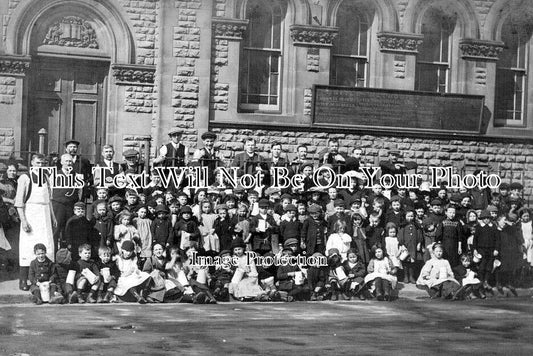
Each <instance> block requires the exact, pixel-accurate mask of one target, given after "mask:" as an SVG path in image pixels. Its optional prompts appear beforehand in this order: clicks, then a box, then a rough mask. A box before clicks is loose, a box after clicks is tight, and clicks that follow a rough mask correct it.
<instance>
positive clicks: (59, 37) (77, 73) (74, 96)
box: [27, 12, 110, 161]
mask: <svg viewBox="0 0 533 356" xmlns="http://www.w3.org/2000/svg"><path fill="white" fill-rule="evenodd" d="M95 27H97V24H95V23H93V22H92V21H91V19H90V18H87V17H81V16H79V15H71V14H69V13H68V12H65V13H63V14H59V16H58V15H57V14H56V16H54V17H53V18H52V19H50V18H45V19H44V20H40V21H38V22H37V26H35V30H34V31H33V33H32V40H31V44H32V45H31V50H32V56H33V58H34V59H33V63H32V70H31V71H30V76H29V96H28V98H29V100H28V131H27V132H28V141H29V142H28V145H30V144H31V147H32V148H33V147H38V143H39V141H38V140H39V138H38V132H39V130H40V129H41V128H45V129H46V130H47V131H48V137H47V140H46V142H45V149H46V150H47V152H48V153H54V152H56V153H62V152H63V148H62V146H63V144H64V142H66V141H67V140H69V139H76V140H78V141H79V142H80V147H79V149H78V150H79V152H80V153H81V154H82V155H84V156H85V157H86V158H88V159H89V160H91V161H94V160H95V158H96V155H97V154H98V152H100V147H101V145H102V144H103V143H104V141H105V136H104V135H105V117H106V102H105V98H106V97H107V95H106V92H107V77H108V73H109V65H110V57H109V55H108V53H106V51H105V48H102V44H101V40H99V38H98V36H97V31H96V30H95Z"/></svg>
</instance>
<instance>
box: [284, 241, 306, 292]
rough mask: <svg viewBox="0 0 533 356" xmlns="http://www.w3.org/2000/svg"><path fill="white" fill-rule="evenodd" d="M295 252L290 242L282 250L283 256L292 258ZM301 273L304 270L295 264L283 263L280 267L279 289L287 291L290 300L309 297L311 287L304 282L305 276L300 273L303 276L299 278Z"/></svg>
mask: <svg viewBox="0 0 533 356" xmlns="http://www.w3.org/2000/svg"><path fill="white" fill-rule="evenodd" d="M293 254H294V250H293V249H292V248H290V247H289V245H288V244H285V246H284V247H283V250H282V252H281V255H282V257H281V258H283V257H286V258H290V257H292V256H293ZM301 273H302V271H301V270H300V267H299V266H298V265H295V264H290V263H289V264H286V265H285V264H281V266H279V267H278V273H277V277H278V278H277V279H278V282H279V287H278V289H279V290H280V291H284V292H287V294H288V298H287V301H289V302H292V301H293V300H308V299H309V289H308V286H307V285H306V284H305V283H304V280H303V276H301V275H300V277H301V278H298V275H299V274H301Z"/></svg>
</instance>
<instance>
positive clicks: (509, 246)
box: [499, 225, 524, 272]
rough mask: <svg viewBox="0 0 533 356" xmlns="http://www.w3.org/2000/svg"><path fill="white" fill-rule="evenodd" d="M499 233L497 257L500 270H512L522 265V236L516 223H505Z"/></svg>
mask: <svg viewBox="0 0 533 356" xmlns="http://www.w3.org/2000/svg"><path fill="white" fill-rule="evenodd" d="M499 233H500V250H499V258H500V261H501V262H502V265H501V266H500V270H501V271H502V272H514V271H516V270H517V269H519V268H520V267H521V266H522V260H523V253H522V248H523V244H524V238H523V237H522V234H521V231H520V228H519V227H518V226H516V225H506V226H505V227H504V228H503V229H502V230H499Z"/></svg>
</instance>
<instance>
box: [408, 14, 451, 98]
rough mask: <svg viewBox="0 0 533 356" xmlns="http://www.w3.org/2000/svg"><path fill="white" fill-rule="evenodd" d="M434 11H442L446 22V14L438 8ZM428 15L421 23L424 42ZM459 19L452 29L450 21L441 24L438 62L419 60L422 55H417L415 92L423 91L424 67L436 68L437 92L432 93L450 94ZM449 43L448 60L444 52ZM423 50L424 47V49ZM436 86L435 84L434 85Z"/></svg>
mask: <svg viewBox="0 0 533 356" xmlns="http://www.w3.org/2000/svg"><path fill="white" fill-rule="evenodd" d="M432 10H438V11H440V13H441V15H442V17H443V20H444V17H445V16H444V15H445V13H444V12H443V11H442V10H440V9H438V8H433V9H432ZM427 15H428V13H427V12H426V13H425V14H424V15H423V18H422V22H421V29H420V33H421V34H422V35H424V41H425V37H426V36H425V33H424V23H425V17H426V16H427ZM442 24H446V25H447V26H448V27H449V28H445V27H444V26H442ZM457 25H458V24H457V19H456V21H455V25H454V26H453V27H452V23H451V22H450V20H447V21H446V22H445V21H443V22H441V26H440V39H439V56H438V57H439V58H438V60H437V61H427V60H420V59H419V58H420V57H421V55H420V52H419V53H418V55H417V58H416V69H415V86H414V87H415V90H416V91H422V90H421V89H420V83H421V74H420V72H421V69H422V68H423V67H426V68H427V67H429V68H431V67H433V68H435V71H436V78H437V83H436V85H433V86H436V90H430V92H432V93H442V94H445V93H450V92H451V75H452V73H451V70H452V67H451V63H452V60H453V58H452V52H453V48H454V46H453V38H454V34H455V32H456V30H457ZM444 34H447V41H444ZM446 42H447V51H446V52H447V56H446V57H447V58H444V55H443V52H444V44H445V43H446ZM422 48H423V47H422ZM444 59H446V61H444ZM442 72H444V84H441V81H440V78H441V77H442ZM433 84H435V83H433ZM442 87H443V88H444V90H443V91H442V90H441V88H442ZM424 91H428V90H424Z"/></svg>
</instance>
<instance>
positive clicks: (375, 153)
mask: <svg viewBox="0 0 533 356" xmlns="http://www.w3.org/2000/svg"><path fill="white" fill-rule="evenodd" d="M214 131H215V132H217V133H218V136H219V137H218V141H219V142H218V145H219V148H220V150H221V152H222V154H223V156H224V157H225V159H226V160H227V161H228V162H231V159H232V158H233V157H234V156H235V153H239V152H242V151H243V150H244V144H243V140H244V139H245V138H246V137H253V138H255V139H256V141H257V148H258V150H259V151H260V152H263V154H264V155H267V154H268V151H269V149H270V145H271V144H272V143H273V142H275V141H277V142H280V143H281V144H282V147H283V151H284V152H285V153H284V154H287V155H288V156H289V158H291V157H293V155H294V153H295V152H296V148H297V147H298V145H302V144H305V145H307V146H308V152H309V154H310V155H309V156H310V158H312V159H315V160H317V159H318V155H319V153H320V152H321V151H322V150H324V149H325V148H326V147H327V140H328V139H329V138H337V139H339V144H340V150H341V151H342V152H345V153H348V151H351V149H353V148H354V147H360V148H362V149H363V156H364V158H365V160H366V162H368V163H370V164H372V165H374V164H378V162H379V161H380V160H384V159H387V156H388V150H389V149H391V148H394V149H398V150H400V152H401V154H402V156H403V159H405V160H408V161H415V162H416V163H418V165H419V168H418V171H417V173H421V174H422V175H426V174H428V167H431V166H434V167H436V166H455V167H459V166H462V165H463V164H464V163H465V162H466V163H471V164H472V165H471V166H469V167H470V171H469V170H468V169H467V170H466V171H465V173H472V172H471V170H473V169H474V168H473V167H475V163H476V162H477V163H478V165H479V167H484V166H486V165H487V163H489V164H490V166H492V167H493V171H491V172H490V173H496V174H499V175H500V177H501V178H502V181H504V182H511V181H519V182H521V183H523V184H524V186H525V190H524V193H525V195H526V196H529V197H530V201H531V199H532V198H531V196H532V195H533V144H522V143H505V142H498V143H494V142H483V141H463V140H433V139H422V138H420V139H417V138H402V137H383V136H373V135H358V134H345V133H327V132H305V131H303V130H298V131H279V130H250V129H233V128H230V129H228V128H224V129H221V128H217V129H214ZM317 163H318V162H317Z"/></svg>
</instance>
